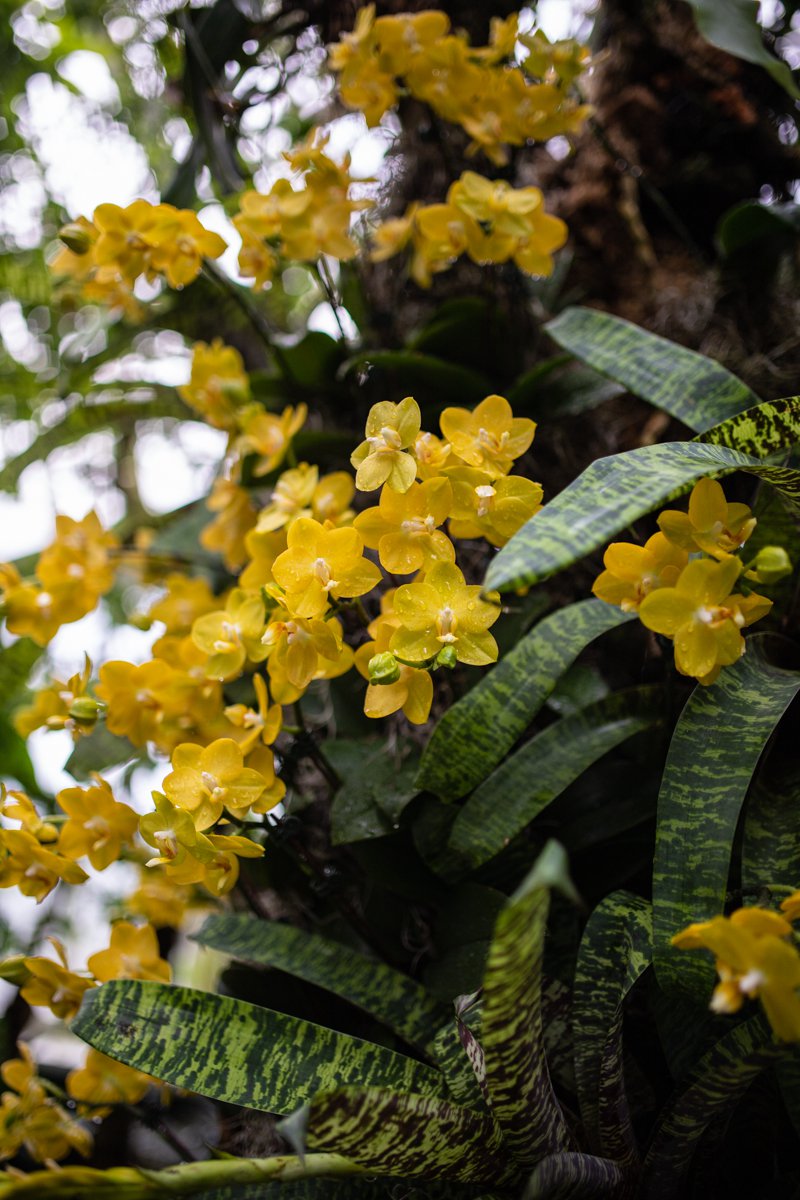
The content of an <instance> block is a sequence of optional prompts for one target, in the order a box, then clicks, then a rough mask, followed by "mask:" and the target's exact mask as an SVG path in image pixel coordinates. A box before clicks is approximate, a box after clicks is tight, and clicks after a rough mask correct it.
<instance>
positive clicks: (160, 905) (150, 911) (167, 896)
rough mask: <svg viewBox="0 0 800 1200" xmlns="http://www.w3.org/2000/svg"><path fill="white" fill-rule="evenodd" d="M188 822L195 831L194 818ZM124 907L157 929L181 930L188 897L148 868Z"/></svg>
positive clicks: (166, 879) (172, 883)
mask: <svg viewBox="0 0 800 1200" xmlns="http://www.w3.org/2000/svg"><path fill="white" fill-rule="evenodd" d="M182 815H183V816H186V815H187V814H186V813H183V814H182ZM189 821H190V824H191V825H192V828H193V829H194V822H193V821H192V820H191V818H189ZM123 907H124V908H125V910H126V912H128V913H130V914H131V915H132V916H137V917H144V919H145V921H147V922H148V924H150V925H152V926H153V927H154V928H155V929H179V928H180V926H181V924H182V922H183V918H184V915H185V913H186V908H187V895H186V892H185V890H184V889H183V888H182V887H181V886H180V885H179V884H176V883H175V882H174V880H172V879H170V878H169V876H168V875H166V874H165V873H164V872H162V871H157V870H155V869H154V868H153V867H149V868H148V867H145V868H142V870H141V875H140V877H139V886H138V887H137V888H136V889H135V891H133V892H131V894H130V895H129V896H126V898H125V900H124V902H123Z"/></svg>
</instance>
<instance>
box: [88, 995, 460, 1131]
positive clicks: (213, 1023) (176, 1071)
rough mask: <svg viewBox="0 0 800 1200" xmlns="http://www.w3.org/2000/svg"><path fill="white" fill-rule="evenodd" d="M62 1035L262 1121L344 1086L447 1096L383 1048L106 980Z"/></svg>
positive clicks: (431, 1074) (424, 1070) (226, 1002)
mask: <svg viewBox="0 0 800 1200" xmlns="http://www.w3.org/2000/svg"><path fill="white" fill-rule="evenodd" d="M72 1029H73V1032H75V1033H77V1034H78V1036H79V1037H81V1038H83V1040H84V1041H86V1042H88V1043H89V1045H91V1046H94V1047H95V1049H97V1050H101V1051H102V1052H103V1054H108V1055H109V1056H110V1057H111V1058H116V1059H118V1060H119V1061H120V1062H124V1063H127V1065H128V1066H131V1067H136V1068H137V1069H138V1070H140V1071H146V1072H147V1073H148V1074H150V1075H155V1076H156V1077H157V1078H159V1079H163V1080H165V1082H167V1083H173V1084H175V1086H176V1087H182V1088H187V1089H188V1090H189V1091H192V1092H198V1093H199V1094H200V1095H201V1096H209V1097H211V1099H213V1100H222V1101H224V1102H225V1103H228V1104H240V1105H243V1106H245V1107H247V1108H256V1109H262V1110H264V1111H266V1112H272V1113H288V1112H292V1111H293V1110H294V1109H295V1108H296V1107H297V1104H298V1103H302V1102H303V1101H304V1100H307V1099H309V1098H310V1097H311V1096H312V1095H314V1094H315V1093H316V1092H318V1091H320V1090H321V1089H323V1088H334V1087H339V1086H342V1085H346V1084H351V1083H352V1084H355V1083H359V1084H361V1085H364V1084H365V1083H366V1084H369V1085H372V1086H381V1087H395V1088H400V1089H405V1090H414V1091H418V1092H421V1093H423V1094H426V1095H430V1096H442V1095H444V1094H446V1090H447V1089H446V1085H445V1082H444V1079H443V1077H442V1076H441V1075H440V1074H439V1073H438V1072H436V1071H434V1070H432V1069H431V1068H429V1067H426V1066H423V1065H422V1064H421V1063H418V1062H414V1061H413V1059H410V1058H405V1057H404V1056H403V1055H401V1054H395V1053H394V1052H393V1051H391V1050H387V1049H386V1048H385V1047H383V1046H376V1045H373V1044H372V1043H371V1042H364V1041H361V1040H360V1039H358V1038H353V1037H348V1036H347V1035H345V1034H342V1033H335V1032H334V1031H333V1030H331V1029H325V1028H323V1027H322V1026H320V1025H312V1024H311V1023H310V1022H308V1021H301V1020H298V1019H297V1018H296V1017H291V1016H288V1015H286V1014H285V1013H278V1012H273V1011H272V1010H271V1009H268V1008H259V1007H257V1006H256V1005H254V1004H247V1003H245V1002H244V1001H242V1000H234V999H232V998H231V997H229V996H215V995H212V994H211V993H210V992H199V991H196V990H195V989H193V988H182V987H170V986H168V985H166V984H160V983H150V982H141V981H139V980H120V979H118V980H114V981H113V982H111V983H106V984H103V986H102V987H99V988H96V989H95V990H94V991H93V992H92V994H91V995H90V996H88V997H87V1001H86V1003H85V1004H84V1005H83V1006H82V1008H81V1011H80V1013H79V1014H78V1017H77V1019H76V1020H75V1022H74V1023H73V1025H72Z"/></svg>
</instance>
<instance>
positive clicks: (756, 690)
mask: <svg viewBox="0 0 800 1200" xmlns="http://www.w3.org/2000/svg"><path fill="white" fill-rule="evenodd" d="M770 645H774V646H777V647H778V648H779V647H780V645H781V642H780V641H779V639H777V638H775V639H774V640H773V638H772V635H769V634H756V635H755V636H753V637H751V638H749V639H748V642H747V647H748V652H747V654H746V656H745V657H744V658H741V659H740V660H739V662H738V663H736V664H735V665H734V666H732V667H727V668H726V669H725V670H724V671H723V672H722V674H721V675H720V677H719V679H718V680H717V682H716V683H715V684H713V685H712V686H711V687H707V688H704V687H697V688H696V689H695V691H694V692H693V693H692V695H691V696H690V698H689V701H688V703H687V705H686V707H685V708H684V710H683V712H682V713H681V716H680V718H679V720H678V724H677V726H676V728H675V733H674V734H673V738H672V743H671V745H670V749H669V754H668V756H667V762H666V766H665V768H664V776H663V780H662V784H661V791H660V794H659V799H658V823H657V830H656V850H655V862H654V865H653V958H654V965H655V968H656V973H657V975H658V980H659V984H660V985H661V987H663V988H664V989H672V990H681V991H684V992H688V993H691V994H693V995H694V996H695V998H696V999H698V1000H700V1001H702V1002H704V1003H706V1002H707V1001H708V997H709V995H710V994H711V989H712V985H713V978H714V968H713V964H712V962H711V961H710V960H709V959H707V958H706V956H705V955H686V954H682V953H681V952H680V951H679V950H677V949H675V948H674V947H673V946H671V945H670V939H671V938H672V937H673V935H674V934H676V933H677V932H678V931H679V930H681V929H683V928H685V926H687V925H688V924H690V922H692V921H705V920H709V919H710V918H711V917H713V916H715V915H717V914H718V913H721V912H722V911H723V909H724V907H725V895H726V891H727V885H728V873H729V870H730V864H731V849H732V846H733V840H734V836H735V833H736V826H737V823H738V820H739V814H740V812H741V809H742V805H743V804H744V800H745V796H746V794H747V790H748V788H749V786H750V780H751V778H752V775H753V772H754V771H755V768H756V765H757V763H758V760H759V758H760V757H761V753H762V751H763V749H764V746H765V745H766V743H767V740H768V738H769V737H770V735H771V734H772V732H773V730H774V729H775V727H776V726H777V724H778V722H779V721H780V719H781V717H782V716H783V713H784V712H785V710H786V708H787V707H788V705H789V704H790V703H791V702H792V700H793V699H794V697H795V696H796V695H797V693H798V691H800V671H785V670H781V669H780V668H778V667H775V666H773V665H772V663H771V662H770V661H769V659H768V657H767V652H768V649H769V647H770Z"/></svg>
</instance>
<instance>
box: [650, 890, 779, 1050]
mask: <svg viewBox="0 0 800 1200" xmlns="http://www.w3.org/2000/svg"><path fill="white" fill-rule="evenodd" d="M791 932H792V927H791V925H790V924H789V923H788V921H786V920H785V919H784V918H783V917H781V916H779V915H778V913H775V912H771V911H770V910H768V909H763V908H740V909H737V910H736V912H734V913H732V914H731V916H730V917H713V918H712V919H711V920H710V921H703V922H699V923H695V924H693V925H689V926H688V927H687V928H686V929H684V930H682V931H681V932H680V933H678V934H676V935H675V936H674V937H673V939H672V944H673V945H674V946H677V947H678V948H679V949H681V950H697V949H705V950H710V951H711V952H712V954H713V955H714V957H715V959H716V967H717V973H718V974H719V977H720V982H719V983H718V985H717V987H716V988H715V990H714V994H713V996H712V999H711V1008H712V1009H713V1011H714V1012H719V1013H733V1012H738V1010H739V1009H740V1008H741V1006H742V1004H743V1003H744V1000H745V998H746V997H749V998H752V997H756V996H757V997H758V998H759V999H760V1001H761V1003H762V1005H763V1006H764V1011H765V1013H766V1015H767V1020H768V1021H769V1023H770V1025H771V1026H772V1028H773V1030H774V1031H775V1034H776V1035H777V1037H778V1038H779V1039H780V1040H781V1041H798V1040H800V995H798V988H800V953H798V950H797V948H796V947H795V946H793V945H791V944H790V943H789V942H788V941H787V940H786V939H787V937H788V936H789V935H790V934H791Z"/></svg>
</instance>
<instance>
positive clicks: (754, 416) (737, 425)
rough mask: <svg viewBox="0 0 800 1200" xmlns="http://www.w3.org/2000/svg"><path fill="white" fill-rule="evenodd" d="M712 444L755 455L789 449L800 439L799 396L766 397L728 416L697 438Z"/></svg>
mask: <svg viewBox="0 0 800 1200" xmlns="http://www.w3.org/2000/svg"><path fill="white" fill-rule="evenodd" d="M694 440H695V441H696V442H704V443H706V444H708V445H710V446H727V447H728V448H729V449H730V450H741V452H742V453H743V454H752V455H754V456H755V457H756V458H766V457H767V456H768V455H770V454H776V453H778V452H779V451H780V450H788V449H790V448H791V447H792V446H796V445H797V444H798V443H799V442H800V396H785V397H784V398H783V399H782V400H765V401H764V403H763V404H756V405H755V406H754V407H753V408H748V409H747V410H746V411H745V412H741V413H738V414H737V415H736V416H733V417H729V418H728V420H726V421H721V422H720V424H719V425H714V426H713V427H712V428H711V429H707V430H706V431H705V433H703V434H702V436H701V437H696V438H695V439H694Z"/></svg>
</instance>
